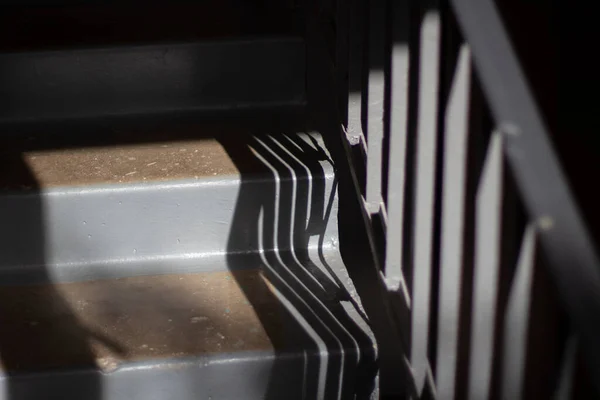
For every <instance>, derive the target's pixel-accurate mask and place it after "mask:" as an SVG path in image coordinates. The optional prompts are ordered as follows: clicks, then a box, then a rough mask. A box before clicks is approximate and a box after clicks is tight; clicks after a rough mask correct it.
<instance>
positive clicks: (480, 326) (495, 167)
mask: <svg viewBox="0 0 600 400" xmlns="http://www.w3.org/2000/svg"><path fill="white" fill-rule="evenodd" d="M502 167H503V161H502V136H501V133H500V132H494V133H493V135H492V138H491V141H490V144H489V147H488V153H487V157H486V161H485V166H484V169H483V174H482V179H481V184H480V187H479V191H478V193H477V204H476V222H475V224H476V225H475V227H476V228H475V233H476V236H475V269H474V278H473V279H474V284H473V308H472V318H473V319H472V328H471V351H470V354H469V373H470V375H469V391H468V398H469V399H472V400H476V399H486V398H487V397H488V396H489V390H490V383H491V375H492V360H493V355H494V331H495V319H496V302H497V295H498V274H499V268H500V255H501V253H500V239H501V238H500V234H501V214H502V212H501V210H502V179H503V168H502Z"/></svg>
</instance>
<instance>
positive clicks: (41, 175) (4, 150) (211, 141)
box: [0, 123, 318, 190]
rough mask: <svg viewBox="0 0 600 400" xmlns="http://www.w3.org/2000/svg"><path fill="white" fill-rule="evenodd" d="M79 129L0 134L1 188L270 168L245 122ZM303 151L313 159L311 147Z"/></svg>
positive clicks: (118, 181) (146, 179)
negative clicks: (73, 135) (60, 133)
mask: <svg viewBox="0 0 600 400" xmlns="http://www.w3.org/2000/svg"><path fill="white" fill-rule="evenodd" d="M86 130H87V132H86ZM81 133H82V134H81V135H79V136H81V137H87V138H90V139H88V140H87V143H81V142H79V143H77V145H76V146H72V145H69V144H65V143H63V144H62V145H61V144H59V145H57V144H56V143H57V142H59V141H56V140H53V139H56V137H55V136H53V134H52V133H49V131H48V130H44V129H39V130H35V131H33V132H28V133H27V134H26V135H20V136H19V135H13V136H3V137H0V190H28V189H44V188H52V187H61V186H63V187H64V186H70V187H73V186H87V185H99V184H130V183H136V182H156V181H169V180H182V179H205V178H218V177H225V176H232V175H235V176H239V175H240V174H241V173H244V174H248V173H250V174H261V173H269V174H271V173H270V172H268V171H266V167H265V165H264V164H262V163H260V162H259V161H258V160H257V159H256V158H255V157H253V156H252V155H251V153H250V152H248V151H247V148H248V143H249V142H248V139H242V138H244V137H245V138H247V137H248V136H249V135H251V134H252V129H250V128H247V127H246V128H237V127H224V126H215V125H211V126H208V125H205V124H201V123H194V124H182V125H176V124H175V125H172V126H168V127H166V128H165V127H146V128H143V129H140V128H131V127H129V128H123V127H121V128H114V127H107V128H101V129H97V128H94V127H89V129H88V128H85V127H83V128H81ZM59 140H60V139H59ZM98 140H100V142H98ZM111 140H112V143H113V144H108V143H111ZM94 141H96V142H95V143H94ZM305 157H306V159H308V161H311V162H314V161H318V154H317V153H316V152H315V153H306V155H305Z"/></svg>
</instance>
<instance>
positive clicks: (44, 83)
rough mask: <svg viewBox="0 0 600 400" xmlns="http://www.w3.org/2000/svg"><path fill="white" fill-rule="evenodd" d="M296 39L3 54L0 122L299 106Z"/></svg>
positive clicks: (301, 68)
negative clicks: (266, 106) (285, 105)
mask: <svg viewBox="0 0 600 400" xmlns="http://www.w3.org/2000/svg"><path fill="white" fill-rule="evenodd" d="M305 86H306V85H305V47H304V42H303V41H302V40H301V39H297V38H272V39H259V40H237V41H234V40H231V41H221V42H219V41H217V42H212V43H193V44H170V45H166V44H165V45H151V46H135V47H133V46H130V47H114V48H105V49H81V50H64V51H45V52H37V53H6V54H2V55H0V87H1V88H2V89H1V90H2V96H0V122H10V123H16V122H22V121H36V120H40V119H42V120H43V119H63V118H82V117H93V116H106V115H130V114H146V113H161V112H172V111H191V110H215V109H229V108H240V107H249V106H265V105H282V104H301V103H303V102H304V99H305V93H304V92H305Z"/></svg>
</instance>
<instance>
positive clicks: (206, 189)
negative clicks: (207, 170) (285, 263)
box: [0, 167, 337, 284]
mask: <svg viewBox="0 0 600 400" xmlns="http://www.w3.org/2000/svg"><path fill="white" fill-rule="evenodd" d="M330 168H331V167H329V171H328V172H326V173H325V177H324V178H317V179H314V180H313V181H312V185H313V186H317V185H319V186H322V187H324V189H325V190H324V193H325V195H326V198H325V199H322V200H321V201H320V202H325V204H327V201H328V200H329V198H328V197H330V195H331V190H332V188H333V178H334V176H333V171H331V169H330ZM273 179H274V178H271V179H268V178H266V177H265V178H260V177H257V178H256V180H255V181H253V182H245V183H244V198H245V199H255V200H256V201H257V203H255V204H252V205H250V204H246V205H247V207H243V205H238V207H239V209H238V211H237V212H238V213H239V214H238V216H237V218H238V223H239V221H250V220H252V219H253V218H254V219H257V218H259V216H258V215H256V212H257V208H260V207H261V203H260V202H267V203H268V202H270V203H272V202H273V200H272V199H269V198H265V194H267V193H272V192H273V189H274V188H275V181H274V180H273ZM299 181H300V182H301V183H302V182H303V184H300V185H298V186H297V187H298V188H299V191H298V192H297V194H296V199H304V198H308V193H303V192H302V191H303V188H304V189H306V188H308V187H309V184H308V183H309V181H308V180H307V178H301V179H300V180H299ZM280 185H281V187H284V188H293V187H295V184H294V182H293V181H291V180H284V181H281V182H280ZM239 192H240V178H239V177H236V176H228V177H219V178H214V179H210V178H209V179H198V180H191V181H190V180H184V181H176V182H173V181H169V182H164V183H137V184H130V185H108V186H96V187H85V188H63V189H61V188H56V189H48V190H45V191H43V192H41V193H40V194H36V193H30V194H26V195H4V196H0V220H2V221H3V224H2V226H1V227H0V243H2V244H3V249H5V250H3V251H2V252H0V275H1V276H2V279H1V281H2V284H12V283H27V282H30V281H38V280H45V279H51V280H53V281H58V282H61V281H77V280H88V279H98V278H113V277H121V276H133V275H141V274H155V273H156V274H161V273H180V272H205V271H213V270H220V269H227V268H228V265H227V257H228V254H229V255H230V254H232V253H253V252H256V251H258V250H260V249H259V248H258V247H257V245H258V242H257V240H256V236H257V235H258V232H252V231H249V230H250V229H252V228H251V227H250V226H252V225H248V224H245V226H233V220H234V213H235V212H236V203H237V200H238V194H239ZM280 200H281V198H280ZM280 204H287V205H291V204H300V205H301V206H303V207H305V208H306V210H310V204H306V203H305V202H302V203H294V202H292V200H291V199H289V202H288V201H282V202H281V203H280ZM332 206H333V207H337V205H336V204H335V203H334V204H332ZM270 207H273V205H272V204H271V206H270ZM281 212H282V214H281V215H286V214H288V215H289V210H287V212H286V210H283V209H282V210H281ZM244 213H245V214H244ZM336 218H337V211H336V209H333V210H331V212H330V213H329V220H328V221H327V224H322V229H325V231H324V238H325V240H324V242H323V246H324V247H325V248H327V247H331V246H334V245H335V243H336V241H337V219H336ZM281 221H282V222H281V224H284V223H286V222H283V218H282V219H281ZM272 223H273V222H272V221H271V224H272ZM281 226H282V229H283V225H281ZM233 229H236V232H235V234H236V237H237V238H240V237H242V238H244V239H243V240H240V239H237V240H232V239H231V236H232V230H233ZM240 229H242V230H244V229H246V230H248V231H247V232H243V233H240V231H239V230H240ZM255 229H257V228H255ZM263 229H264V228H263ZM287 229H288V230H289V229H290V228H289V226H288V227H287ZM296 232H298V231H296ZM319 237H320V235H319V232H307V230H306V229H301V230H300V236H298V235H296V240H297V242H296V243H302V242H304V243H308V244H309V247H311V248H313V249H316V248H317V246H319ZM265 246H266V245H265ZM271 247H273V246H271ZM264 250H269V248H266V249H264ZM279 250H286V249H284V248H280V249H279ZM248 267H256V266H255V265H249V266H248Z"/></svg>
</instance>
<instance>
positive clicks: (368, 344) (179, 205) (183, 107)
mask: <svg viewBox="0 0 600 400" xmlns="http://www.w3.org/2000/svg"><path fill="white" fill-rule="evenodd" d="M207 3H210V4H212V6H209V5H208V4H202V5H195V4H193V3H189V4H186V3H181V4H170V3H164V4H161V3H153V4H151V5H148V6H147V7H144V8H142V7H143V6H142V5H140V4H132V5H118V4H109V5H103V4H96V3H94V4H91V5H90V4H87V5H81V4H80V5H76V6H73V5H70V6H68V7H66V6H65V7H45V8H40V7H30V6H19V7H15V6H10V5H5V4H4V3H3V7H5V12H3V13H2V14H1V15H2V16H1V17H0V20H1V21H0V26H1V28H0V29H1V30H2V34H1V35H0V36H1V37H2V39H1V42H0V221H1V223H0V366H1V367H0V399H3V400H4V399H6V400H9V399H10V400H21V399H38V398H39V399H42V398H43V399H92V400H93V399H97V400H101V399H111V400H112V399H115V400H116V399H139V400H147V399H190V400H191V399H209V398H213V399H264V398H267V399H276V398H285V399H322V398H323V399H348V398H368V397H369V396H370V395H371V394H372V390H373V385H374V381H375V373H376V369H375V358H376V356H375V345H374V340H373V338H372V335H371V332H370V329H369V327H368V324H367V322H366V319H365V318H364V316H363V312H362V310H361V305H360V300H359V299H358V297H357V295H356V291H355V289H354V286H353V283H352V281H351V280H350V278H349V276H348V273H347V271H346V268H345V266H344V263H343V262H342V259H341V256H340V253H339V250H338V243H339V239H338V223H337V215H338V214H337V208H338V206H337V178H336V173H335V168H334V163H333V161H332V159H331V155H330V153H329V150H328V148H327V146H326V145H325V142H326V141H327V140H326V138H324V135H325V133H323V132H319V130H318V129H314V128H312V127H311V126H310V124H309V123H307V121H308V120H309V119H310V113H311V111H310V107H309V104H308V100H307V98H308V96H307V93H306V88H307V82H306V79H307V78H306V76H307V72H306V71H307V63H308V62H309V61H308V60H307V51H306V44H305V41H306V39H305V35H304V22H303V21H304V18H305V17H304V10H303V9H302V8H301V7H300V8H298V7H295V8H292V7H288V8H285V7H279V8H275V7H270V8H264V9H261V8H260V7H258V6H256V7H255V8H252V7H253V6H251V5H249V4H251V3H236V2H213V1H209V2H207ZM213 3H214V4H213ZM21 4H22V3H21ZM265 7H267V6H265ZM261 10H262V11H264V10H269V12H268V13H267V12H261ZM249 16H254V17H255V18H254V19H252V18H249ZM248 21H250V22H248ZM10 33H13V34H12V35H11V34H10ZM332 106H333V105H332Z"/></svg>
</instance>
